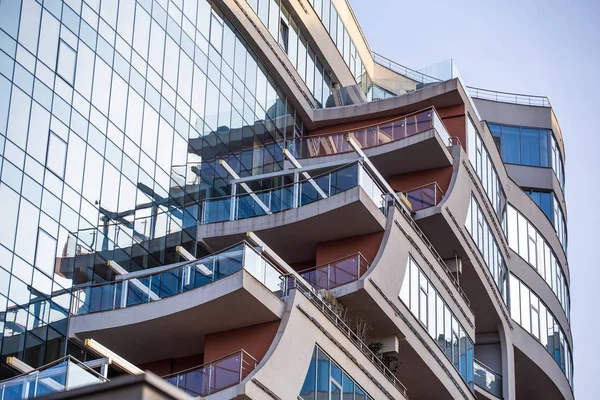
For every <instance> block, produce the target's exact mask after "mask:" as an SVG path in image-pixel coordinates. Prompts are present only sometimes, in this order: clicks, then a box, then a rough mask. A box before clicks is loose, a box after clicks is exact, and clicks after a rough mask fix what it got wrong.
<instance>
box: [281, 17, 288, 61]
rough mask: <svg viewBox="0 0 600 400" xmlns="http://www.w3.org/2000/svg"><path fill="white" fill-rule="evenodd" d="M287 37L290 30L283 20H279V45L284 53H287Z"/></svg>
mask: <svg viewBox="0 0 600 400" xmlns="http://www.w3.org/2000/svg"><path fill="white" fill-rule="evenodd" d="M289 35H290V28H289V26H288V24H287V23H286V22H285V21H284V19H283V18H281V22H280V23H279V44H280V45H281V47H282V48H283V50H285V52H286V53H287V52H288V41H289Z"/></svg>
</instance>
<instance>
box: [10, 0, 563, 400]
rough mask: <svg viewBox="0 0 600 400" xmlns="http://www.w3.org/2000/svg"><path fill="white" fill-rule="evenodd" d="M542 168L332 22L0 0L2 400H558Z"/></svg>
mask: <svg viewBox="0 0 600 400" xmlns="http://www.w3.org/2000/svg"><path fill="white" fill-rule="evenodd" d="M398 22H399V23H400V24H401V23H402V22H401V19H399V20H398ZM564 159H565V154H564V143H563V137H562V132H561V130H560V127H559V124H558V122H557V119H556V116H555V114H554V110H553V109H552V107H551V105H550V102H549V101H548V99H547V98H546V97H539V96H530V95H520V94H512V93H503V92H496V91H491V90H483V89H477V88H470V87H467V86H465V82H463V81H462V80H461V79H460V78H459V77H458V73H457V71H456V68H455V66H454V64H453V62H452V61H447V62H443V63H440V64H438V65H435V66H432V67H429V68H425V69H422V70H413V69H410V68H407V67H404V66H402V65H400V64H398V63H396V62H394V61H391V60H388V59H387V58H385V57H383V56H380V55H378V54H376V53H374V52H373V51H372V50H371V48H370V47H369V44H368V42H367V40H366V38H365V37H364V34H363V32H362V31H361V28H360V26H359V25H358V22H357V20H356V17H355V15H354V14H353V12H352V9H351V8H350V5H349V4H348V2H347V0H212V1H211V0H102V1H100V0H64V2H63V1H60V0H44V1H42V0H0V352H1V363H0V398H1V399H3V400H7V399H25V398H31V397H35V396H42V395H48V394H49V396H50V397H49V398H54V399H67V398H84V399H100V398H102V399H106V398H108V397H109V396H111V397H113V398H135V399H142V398H143V399H149V398H152V399H161V398H164V399H166V398H175V399H184V398H189V397H190V396H191V397H206V398H208V399H232V398H236V399H283V400H288V399H303V400H316V399H328V400H329V399H344V400H346V399H354V400H362V399H375V400H380V399H390V400H394V399H465V400H471V399H528V400H530V399H534V400H535V399H544V400H548V399H573V398H574V395H573V358H572V346H573V337H572V333H571V329H570V322H569V304H570V301H569V281H570V275H569V268H568V262H567V231H566V216H567V209H566V204H565V197H564V184H565V176H564ZM145 371H149V372H148V373H145ZM126 375H130V376H126Z"/></svg>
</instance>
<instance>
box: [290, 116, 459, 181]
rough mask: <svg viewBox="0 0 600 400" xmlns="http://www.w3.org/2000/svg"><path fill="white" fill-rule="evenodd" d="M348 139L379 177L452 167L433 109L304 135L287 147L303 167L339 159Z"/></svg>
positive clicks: (444, 132) (444, 135) (447, 140)
mask: <svg viewBox="0 0 600 400" xmlns="http://www.w3.org/2000/svg"><path fill="white" fill-rule="evenodd" d="M348 138H351V139H353V141H354V142H355V143H356V144H357V145H358V146H359V147H360V148H361V149H362V150H364V152H365V154H366V155H367V156H368V157H369V159H370V160H371V161H372V162H373V164H374V165H375V167H377V169H378V171H379V172H380V173H381V174H382V175H383V176H389V175H394V174H401V173H406V172H411V171H419V170H426V169H431V168H438V167H444V166H450V165H452V156H451V155H450V153H449V152H448V150H447V149H446V146H449V145H450V135H449V134H448V131H447V130H446V127H445V126H444V124H443V122H442V120H441V118H440V117H439V115H438V113H437V111H436V110H435V108H433V107H431V108H427V109H425V110H422V111H419V112H416V113H413V114H409V115H405V116H401V117H395V118H392V119H387V120H385V121H383V122H380V123H377V124H373V123H371V124H368V125H365V126H362V127H360V128H351V129H342V130H340V131H337V132H330V133H323V134H317V135H310V136H304V137H302V138H299V139H297V140H295V141H292V142H291V143H290V144H289V151H290V152H291V153H292V154H293V155H294V156H295V157H296V158H299V159H302V160H303V165H309V164H314V162H315V161H313V159H316V158H320V159H321V160H319V162H323V160H330V159H331V160H339V159H342V158H347V155H348V154H349V153H351V152H352V151H353V149H352V147H351V146H350V145H349V143H348V140H347V139H348Z"/></svg>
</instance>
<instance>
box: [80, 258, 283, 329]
mask: <svg viewBox="0 0 600 400" xmlns="http://www.w3.org/2000/svg"><path fill="white" fill-rule="evenodd" d="M239 290H244V291H246V292H248V293H249V294H250V295H252V296H253V297H254V298H256V299H257V300H258V301H259V302H260V303H261V304H262V305H263V306H264V307H266V308H267V309H268V310H269V311H270V312H271V313H272V314H273V316H274V318H282V316H283V314H284V309H285V306H284V303H283V302H282V301H281V300H280V299H279V298H278V297H277V296H276V295H275V294H274V293H273V292H271V291H270V290H269V289H267V288H266V287H265V286H264V285H263V284H261V283H260V282H259V281H257V280H256V279H255V278H254V277H253V276H252V275H250V273H248V272H247V271H245V270H241V271H238V272H236V273H234V274H231V275H229V276H226V277H224V278H222V279H219V280H217V281H214V282H212V283H209V284H207V285H204V286H200V287H198V288H195V289H193V290H190V291H188V292H185V293H181V294H178V295H174V296H171V297H167V298H164V299H161V300H158V301H153V302H150V303H143V304H138V305H135V306H130V307H125V308H122V309H115V310H109V311H102V312H97V313H92V314H86V315H79V316H74V317H73V318H71V323H70V324H69V337H74V336H76V335H77V334H78V333H80V332H89V331H96V330H106V329H111V328H118V327H123V326H127V325H134V324H137V323H143V322H147V321H150V320H155V319H160V318H163V317H165V316H166V315H170V314H176V313H180V312H185V311H187V310H189V309H192V308H196V307H199V306H202V305H206V304H208V303H210V302H212V301H214V300H217V299H220V298H223V297H225V296H227V295H229V294H232V293H234V292H237V291H239Z"/></svg>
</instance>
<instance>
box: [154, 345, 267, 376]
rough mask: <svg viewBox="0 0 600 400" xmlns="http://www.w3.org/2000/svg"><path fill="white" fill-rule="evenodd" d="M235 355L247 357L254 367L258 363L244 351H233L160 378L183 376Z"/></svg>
mask: <svg viewBox="0 0 600 400" xmlns="http://www.w3.org/2000/svg"><path fill="white" fill-rule="evenodd" d="M236 354H245V355H247V356H248V357H250V358H251V359H252V360H254V362H255V363H256V365H258V363H259V361H258V360H257V359H256V358H254V357H253V356H252V354H250V353H248V352H247V351H246V350H244V349H239V350H236V351H234V352H231V353H229V354H227V355H224V356H222V357H219V358H216V359H214V360H212V361H209V362H206V363H204V364H200V365H196V366H195V367H190V368H187V369H184V370H181V371H178V372H173V373H171V374H167V375H163V376H161V378H163V379H167V378H171V377H173V376H177V375H181V374H185V373H187V372H191V371H195V370H197V369H200V368H203V367H206V366H209V365H210V364H214V363H217V362H219V361H222V360H225V359H226V358H229V357H231V356H233V355H236Z"/></svg>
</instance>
